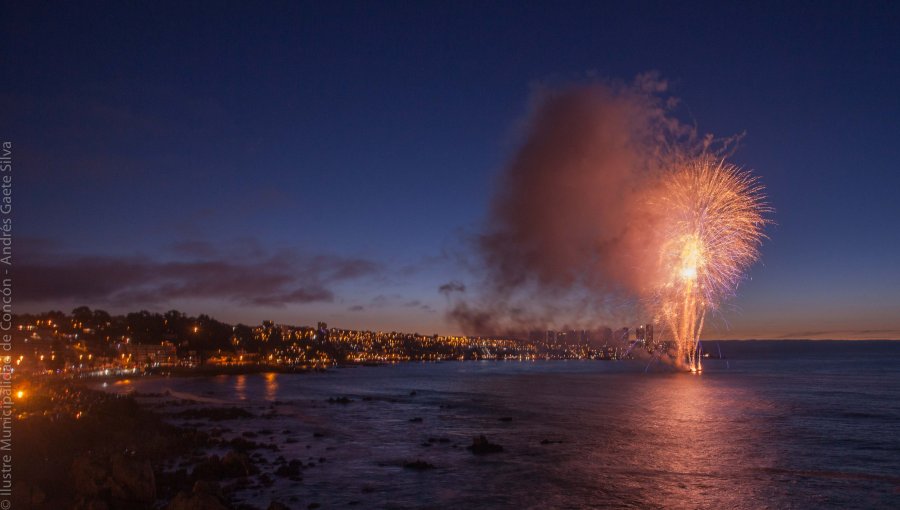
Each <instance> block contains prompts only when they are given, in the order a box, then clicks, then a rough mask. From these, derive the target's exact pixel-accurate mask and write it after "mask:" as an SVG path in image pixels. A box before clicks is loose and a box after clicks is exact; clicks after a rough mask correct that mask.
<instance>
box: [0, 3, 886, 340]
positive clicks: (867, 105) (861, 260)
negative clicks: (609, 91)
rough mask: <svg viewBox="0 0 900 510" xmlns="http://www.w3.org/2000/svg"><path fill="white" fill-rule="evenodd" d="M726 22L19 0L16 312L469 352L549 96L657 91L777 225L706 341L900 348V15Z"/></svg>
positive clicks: (669, 12)
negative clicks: (585, 85) (475, 254)
mask: <svg viewBox="0 0 900 510" xmlns="http://www.w3.org/2000/svg"><path fill="white" fill-rule="evenodd" d="M722 3H723V2H715V3H710V4H708V5H704V4H703V3H690V5H681V3H674V2H668V3H653V2H651V3H645V2H621V3H620V5H613V4H612V3H607V2H584V3H580V2H547V3H539V2H510V3H504V2H444V3H439V2H325V1H322V2H290V3H283V4H281V3H269V4H267V6H265V7H261V6H260V5H256V4H251V3H249V2H247V3H243V4H240V3H233V2H210V3H208V4H206V5H204V6H194V7H191V6H186V5H183V3H171V4H168V5H166V4H164V3H157V2H152V3H151V2H145V3H142V4H140V5H138V4H133V3H131V2H128V3H127V5H125V4H126V3H125V2H115V3H109V4H105V5H104V4H99V3H90V4H89V5H85V6H82V5H77V4H75V3H65V4H62V3H60V4H57V5H49V4H41V5H31V4H30V3H29V4H28V5H26V4H25V3H12V2H4V5H3V7H2V10H3V12H4V22H3V30H2V31H0V34H2V39H0V55H2V60H0V69H2V73H3V79H2V82H0V83H2V86H0V109H2V115H0V136H2V137H3V139H4V140H11V141H12V142H13V147H14V158H15V160H14V161H15V170H14V179H15V181H14V182H15V186H14V198H15V217H14V218H15V232H14V236H15V250H16V251H15V254H16V259H15V266H14V269H15V273H14V274H15V275H16V281H15V291H16V302H15V306H16V311H18V312H25V311H42V310H47V309H51V308H52V309H62V310H64V311H70V310H71V309H72V308H74V307H75V306H77V305H80V304H87V305H89V306H92V307H99V308H104V309H107V310H109V311H111V312H124V311H131V310H137V309H142V308H145V309H150V310H154V311H165V310H168V309H171V308H178V309H181V310H183V311H186V312H189V313H192V314H197V313H208V314H210V315H212V316H214V317H216V318H218V319H221V320H226V321H233V322H237V321H243V322H245V323H249V324H257V323H259V322H260V321H261V320H264V319H273V320H276V321H279V322H285V323H290V324H298V325H301V324H313V323H315V322H316V321H318V320H324V321H327V322H328V323H329V325H334V326H340V327H352V328H369V329H382V330H398V331H408V332H413V331H418V332H421V333H433V332H440V333H454V332H458V331H459V329H458V327H457V325H455V324H453V323H452V322H449V321H448V320H447V319H446V317H445V313H446V311H447V309H448V306H449V304H448V302H447V298H446V297H445V296H444V295H443V294H442V293H441V292H439V287H440V286H441V285H443V284H447V283H448V282H458V283H462V284H465V285H471V275H469V274H468V273H467V271H466V268H465V267H463V266H462V265H461V263H460V262H459V258H460V257H459V255H460V254H465V253H466V252H467V251H468V250H470V247H469V245H468V244H467V243H469V240H470V239H471V237H472V235H473V234H474V233H476V232H477V231H478V229H479V228H480V225H482V222H483V221H484V218H485V216H486V214H487V208H488V202H489V200H490V197H491V194H492V190H493V186H494V183H495V182H496V176H497V174H498V171H499V170H500V169H501V168H502V167H503V165H504V163H505V162H506V161H507V160H508V158H509V157H510V155H511V153H512V152H513V151H514V150H515V148H516V146H517V143H518V142H519V139H518V137H517V133H518V131H517V127H518V126H519V125H520V124H521V122H522V120H523V118H524V117H525V115H526V114H527V111H528V106H529V101H530V98H531V97H532V93H533V91H534V90H535V88H536V87H537V86H541V85H542V86H548V85H549V86H553V85H564V84H567V83H573V82H584V81H589V80H592V79H598V78H602V79H621V80H625V81H630V80H631V79H633V78H634V77H635V76H636V75H638V74H640V73H645V72H648V71H656V72H658V73H659V76H661V77H662V78H663V79H665V80H667V81H668V83H669V94H671V95H672V96H675V97H678V98H679V99H680V100H681V107H680V109H679V113H680V116H681V117H682V118H684V120H686V121H687V122H690V123H696V125H697V127H698V129H699V130H700V131H702V132H712V133H715V134H717V135H723V136H724V135H733V134H738V133H746V134H745V136H744V138H743V140H742V142H741V144H740V147H739V148H738V150H737V152H736V153H735V154H734V156H733V158H732V160H733V161H734V162H735V163H737V164H740V165H742V166H744V167H746V168H749V169H752V170H753V171H754V172H755V173H757V174H758V175H759V176H760V177H761V178H762V180H763V182H764V183H765V184H766V186H767V188H768V194H769V198H770V202H771V204H772V206H773V207H774V208H775V211H776V213H775V216H774V219H775V222H776V224H775V225H774V226H772V227H770V228H769V229H768V230H767V233H768V235H769V237H770V239H769V241H767V242H766V243H765V244H764V246H763V248H762V261H761V263H759V264H757V265H756V266H754V268H753V269H752V271H751V274H750V279H749V280H748V281H746V282H745V283H744V284H743V285H742V287H741V288H740V289H739V291H738V298H737V299H736V300H735V301H734V302H733V303H732V306H729V307H728V309H727V310H726V311H724V313H723V316H722V320H720V321H719V325H718V326H716V327H713V328H710V329H708V330H707V333H706V336H708V337H711V338H900V263H898V261H900V228H898V225H897V222H898V219H900V199H898V191H900V168H898V164H897V161H898V160H900V120H898V119H900V94H898V91H900V35H898V27H900V16H898V14H900V8H898V7H897V5H898V4H896V3H893V2H883V3H881V2H845V3H829V2H809V3H806V2H792V3H791V4H792V5H791V6H790V7H789V8H787V9H789V10H785V9H786V8H785V7H783V6H781V5H780V4H781V3H780V2H776V3H772V4H769V5H761V4H762V3H760V2H748V3H747V4H746V5H738V4H729V5H724V6H722V5H719V4H722ZM724 324H727V325H728V327H729V328H728V329H726V328H725V326H724Z"/></svg>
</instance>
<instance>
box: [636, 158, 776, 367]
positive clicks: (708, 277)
mask: <svg viewBox="0 0 900 510" xmlns="http://www.w3.org/2000/svg"><path fill="white" fill-rule="evenodd" d="M660 191H661V193H660V195H659V197H658V198H657V199H656V200H654V201H653V202H654V205H655V206H656V207H659V212H660V213H661V214H662V220H661V222H660V225H661V226H660V229H661V230H660V234H661V237H662V240H663V241H662V242H661V244H660V246H659V248H660V253H659V265H660V269H661V272H660V274H661V275H662V276H661V278H660V279H659V280H658V281H657V282H656V285H655V288H654V289H653V292H652V294H653V299H652V305H653V306H654V308H655V310H656V315H657V320H658V321H659V322H661V323H662V324H663V325H664V326H666V328H667V329H668V330H669V332H670V333H671V335H672V338H673V340H674V343H675V357H676V362H677V363H678V364H686V366H687V368H688V369H690V370H691V371H692V372H697V371H699V370H700V368H701V366H700V359H699V356H698V352H697V347H698V342H699V339H700V333H701V332H702V330H703V321H704V318H705V316H706V312H707V311H709V310H714V309H715V308H717V307H718V306H719V304H720V303H721V302H722V301H723V300H725V299H727V298H728V297H731V296H732V295H734V292H735V290H736V288H737V286H738V283H740V281H741V279H742V278H743V277H744V274H745V272H746V270H747V269H748V268H749V267H750V265H751V264H753V262H754V261H756V260H757V259H758V258H759V246H760V243H761V242H762V240H763V238H764V237H765V235H764V233H763V228H764V227H765V225H766V224H767V223H768V220H767V219H766V217H765V215H766V214H767V213H768V212H770V211H771V208H770V207H769V206H768V205H767V204H766V203H765V197H764V195H763V187H762V185H761V184H760V183H759V181H758V180H757V178H756V177H754V176H752V175H751V174H750V173H749V172H746V171H743V170H741V169H739V168H737V167H736V166H734V165H731V164H728V163H725V162H724V161H723V160H721V159H716V158H713V157H712V156H701V157H699V158H696V159H693V160H689V161H687V162H685V163H683V164H680V165H679V166H678V167H677V168H676V169H675V170H673V171H672V172H671V173H668V174H666V175H665V176H664V178H663V180H662V183H661V186H660Z"/></svg>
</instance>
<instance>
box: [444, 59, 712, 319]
mask: <svg viewBox="0 0 900 510" xmlns="http://www.w3.org/2000/svg"><path fill="white" fill-rule="evenodd" d="M665 89H666V86H665V83H664V82H661V81H659V80H658V79H656V78H655V77H654V76H652V75H650V76H641V77H639V78H638V79H637V80H636V81H635V83H633V84H630V85H626V84H612V83H592V84H589V85H577V86H569V87H566V88H563V89H555V90H542V91H540V92H538V93H537V94H536V96H535V97H534V99H533V101H532V108H531V111H530V114H529V116H528V119H527V123H526V125H525V129H524V132H523V139H522V141H521V144H520V146H519V148H518V150H517V152H516V153H515V154H514V155H513V157H512V158H511V160H510V161H509V162H508V164H507V165H506V166H505V167H504V168H503V170H502V173H501V175H500V178H499V181H498V187H497V189H496V191H495V193H494V196H493V199H492V202H491V208H490V211H489V216H488V218H487V222H486V225H485V226H484V228H483V230H482V232H481V233H480V234H479V235H478V236H477V240H476V244H477V248H478V249H477V252H478V253H479V256H480V262H479V264H476V267H477V270H476V273H477V274H476V275H475V279H476V280H477V283H476V284H475V285H470V292H469V293H468V294H458V295H457V299H456V300H455V302H454V303H453V307H452V310H451V311H450V314H449V315H450V318H451V320H454V321H456V322H457V323H458V324H459V325H461V326H462V328H463V329H464V330H465V331H466V332H467V333H470V334H499V333H510V332H519V333H520V332H523V331H527V330H529V329H541V328H543V329H546V328H549V327H553V328H563V327H571V328H592V327H595V326H599V325H603V324H625V323H627V322H628V321H632V320H638V319H640V315H641V311H640V307H639V305H638V301H639V300H638V298H639V297H640V291H641V288H642V287H643V283H642V282H645V281H647V278H652V277H653V275H652V274H651V273H652V272H653V271H654V270H655V267H656V265H655V264H654V262H655V259H654V258H653V257H654V256H655V255H654V254H653V253H652V250H649V249H647V247H648V246H649V244H648V243H650V242H651V240H650V232H651V231H652V228H651V227H652V224H653V222H654V221H655V220H654V215H655V214H659V212H658V211H654V210H653V209H652V208H651V207H648V206H647V202H646V199H645V196H646V195H645V194H644V191H645V190H646V189H648V188H649V187H653V186H655V184H656V179H657V177H658V176H659V175H660V173H661V172H662V171H663V170H664V169H665V168H666V167H667V166H668V165H670V164H671V162H672V161H673V160H675V159H677V158H680V157H683V156H684V155H686V154H688V153H695V152H699V151H701V150H702V149H703V148H704V147H705V146H706V145H708V143H709V139H706V140H700V139H698V138H697V136H696V135H695V131H694V129H693V128H691V127H690V126H686V125H684V124H683V123H681V122H679V121H678V120H676V119H675V118H674V117H673V116H672V114H671V108H672V107H673V105H674V102H673V101H672V100H667V99H666V98H665V97H663V96H662V94H664V92H665ZM448 295H449V294H448Z"/></svg>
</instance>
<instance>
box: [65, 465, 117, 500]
mask: <svg viewBox="0 0 900 510" xmlns="http://www.w3.org/2000/svg"><path fill="white" fill-rule="evenodd" d="M108 476H109V469H108V466H105V465H103V464H102V463H100V462H98V461H97V460H95V459H93V458H92V457H91V456H90V455H84V456H81V457H77V458H76V459H75V460H74V461H73V462H72V484H73V486H74V488H75V494H76V495H78V496H80V497H93V496H96V495H98V494H100V491H101V490H103V488H105V486H106V479H107V478H108Z"/></svg>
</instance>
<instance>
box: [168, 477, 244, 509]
mask: <svg viewBox="0 0 900 510" xmlns="http://www.w3.org/2000/svg"><path fill="white" fill-rule="evenodd" d="M228 508H229V506H228V503H227V500H226V499H225V496H223V495H222V489H221V488H220V487H219V485H218V484H217V483H215V482H197V483H195V484H194V487H193V489H191V490H190V491H180V492H179V493H178V494H176V495H175V497H174V498H172V501H170V502H169V505H168V506H167V507H166V510H228Z"/></svg>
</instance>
